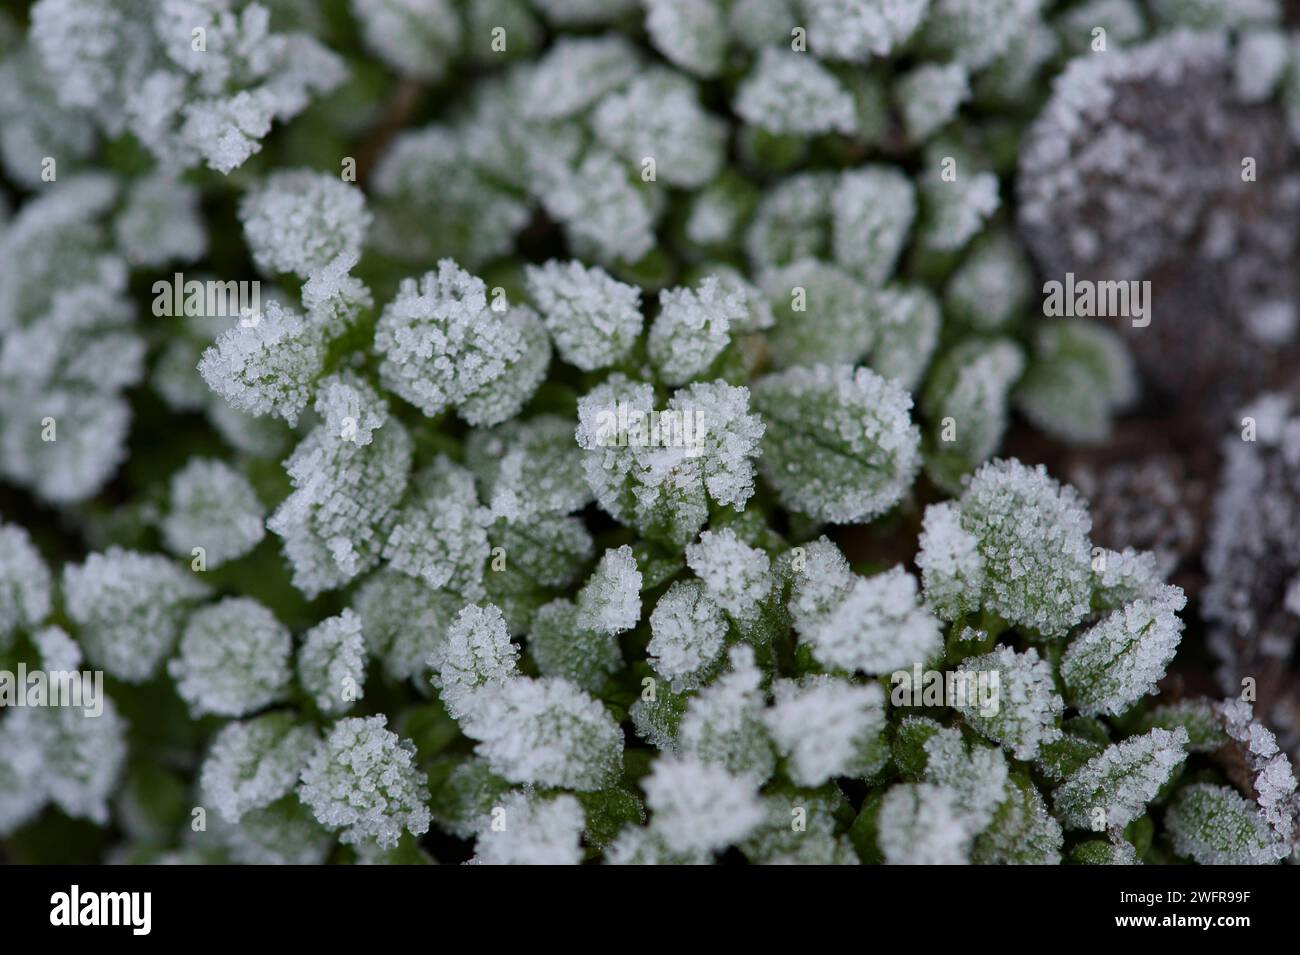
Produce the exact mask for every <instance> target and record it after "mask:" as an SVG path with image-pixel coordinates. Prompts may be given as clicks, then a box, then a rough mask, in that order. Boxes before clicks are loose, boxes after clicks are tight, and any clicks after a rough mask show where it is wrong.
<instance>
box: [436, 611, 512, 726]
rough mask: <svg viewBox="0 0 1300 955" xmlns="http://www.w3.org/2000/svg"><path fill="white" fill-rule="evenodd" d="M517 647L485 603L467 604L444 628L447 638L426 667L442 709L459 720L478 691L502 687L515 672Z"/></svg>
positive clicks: (499, 616)
mask: <svg viewBox="0 0 1300 955" xmlns="http://www.w3.org/2000/svg"><path fill="white" fill-rule="evenodd" d="M518 659H519V648H518V647H516V646H515V645H514V644H513V643H511V642H510V634H509V633H508V632H507V631H506V622H505V618H504V617H502V616H501V611H500V610H499V609H498V608H496V607H494V606H492V605H491V604H489V605H488V606H487V607H479V606H477V605H475V604H470V605H469V606H467V607H465V608H464V609H463V610H461V612H460V614H459V615H458V616H457V618H456V621H455V623H453V624H452V625H451V627H450V628H448V631H447V639H446V643H445V645H444V646H442V647H441V648H440V649H439V651H438V652H437V653H436V655H434V656H431V657H430V659H429V665H430V667H431V668H433V669H434V672H435V675H434V677H433V683H434V686H436V687H438V690H439V692H440V695H441V697H442V702H443V706H445V707H446V708H447V712H448V713H450V714H451V715H452V716H453V717H456V718H457V719H459V718H460V717H461V715H462V714H464V713H467V712H468V711H469V710H470V709H472V708H473V706H474V705H475V701H476V697H477V694H478V691H479V690H481V689H483V688H484V687H488V686H502V685H504V684H505V683H506V682H507V681H509V680H511V679H513V678H514V677H515V676H517V675H518V673H519V667H518Z"/></svg>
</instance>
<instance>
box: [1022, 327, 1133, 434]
mask: <svg viewBox="0 0 1300 955" xmlns="http://www.w3.org/2000/svg"><path fill="white" fill-rule="evenodd" d="M1033 348H1034V350H1033V352H1032V355H1031V357H1030V360H1029V365H1028V368H1027V369H1026V370H1025V375H1024V378H1023V379H1022V380H1021V382H1020V384H1019V386H1018V387H1017V388H1016V393H1015V403H1016V408H1017V409H1018V410H1019V411H1020V413H1021V414H1023V415H1024V416H1025V417H1026V418H1028V419H1029V420H1030V421H1032V422H1033V423H1034V424H1036V425H1038V427H1040V428H1042V429H1043V430H1044V431H1046V432H1048V433H1049V434H1053V435H1056V436H1058V437H1060V438H1063V439H1065V440H1067V441H1071V442H1075V443H1079V444H1087V443H1092V442H1097V441H1102V440H1104V439H1105V438H1106V437H1107V436H1108V435H1109V433H1110V422H1111V418H1112V417H1113V416H1114V415H1115V413H1116V412H1119V411H1122V410H1124V409H1125V408H1126V407H1128V405H1130V404H1132V403H1133V401H1134V400H1135V399H1136V398H1137V375H1136V372H1135V370H1134V368H1133V359H1132V357H1131V356H1130V355H1129V353H1128V352H1127V351H1126V350H1125V348H1124V345H1123V343H1122V342H1121V341H1120V340H1119V338H1118V336H1116V334H1115V333H1114V332H1113V331H1111V330H1110V329H1108V328H1105V327H1102V326H1100V325H1094V324H1085V323H1080V322H1070V321H1055V322H1048V323H1044V324H1042V325H1041V326H1040V327H1039V329H1038V332H1037V335H1036V336H1035V339H1034V346H1033Z"/></svg>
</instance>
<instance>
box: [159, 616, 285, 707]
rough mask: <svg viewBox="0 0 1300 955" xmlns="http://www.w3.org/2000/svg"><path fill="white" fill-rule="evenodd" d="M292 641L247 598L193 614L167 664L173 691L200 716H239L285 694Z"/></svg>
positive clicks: (282, 627) (273, 620) (283, 627)
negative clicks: (208, 714)
mask: <svg viewBox="0 0 1300 955" xmlns="http://www.w3.org/2000/svg"><path fill="white" fill-rule="evenodd" d="M292 649H293V638H292V637H290V636H289V631H288V629H287V628H286V627H285V626H284V625H283V624H282V623H280V621H278V620H276V619H275V615H274V614H272V613H271V611H269V610H267V609H266V607H264V606H262V605H261V604H259V603H258V602H257V601H256V600H252V599H250V598H248V597H227V598H225V599H224V600H222V601H220V602H218V603H215V604H211V605H209V606H207V607H202V608H200V609H199V610H196V611H195V612H194V613H193V614H192V615H191V616H190V619H189V621H188V622H187V623H186V624H185V630H184V632H183V633H182V634H181V639H180V645H179V647H178V648H177V655H176V656H175V657H174V658H173V659H172V660H171V662H170V663H168V665H167V672H168V673H169V674H170V675H171V677H172V679H173V680H175V681H176V692H177V693H178V694H179V695H180V697H181V699H183V700H184V701H185V702H186V703H188V704H189V706H190V711H191V712H192V713H193V714H194V715H196V716H201V715H203V714H205V713H216V714H218V715H220V716H244V715H246V714H248V713H253V712H255V711H257V710H260V709H261V708H262V707H264V706H266V705H268V704H270V703H274V702H276V701H277V700H279V699H281V698H282V697H283V696H284V695H285V693H286V691H287V690H288V684H289V680H290V678H291V675H292V674H291V670H290V665H289V657H290V654H291V653H292Z"/></svg>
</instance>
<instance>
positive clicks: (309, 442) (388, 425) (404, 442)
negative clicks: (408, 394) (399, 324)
mask: <svg viewBox="0 0 1300 955" xmlns="http://www.w3.org/2000/svg"><path fill="white" fill-rule="evenodd" d="M375 411H376V413H377V414H379V415H380V416H382V417H384V418H387V408H386V407H385V406H383V405H382V404H381V405H379V406H377V408H376V409H375ZM411 453H412V449H411V438H410V436H409V435H408V434H407V432H406V430H405V429H404V428H403V427H402V426H401V424H400V422H398V421H396V420H393V419H388V420H386V421H385V424H384V426H383V427H381V428H379V429H378V430H377V431H375V432H374V434H373V439H372V440H371V442H370V443H369V444H358V443H357V442H355V441H353V440H351V439H350V438H345V437H343V436H342V435H341V433H336V432H333V431H331V430H330V429H329V428H328V426H326V425H317V426H316V427H315V428H314V429H312V430H311V431H310V432H309V433H308V434H307V437H305V438H304V439H303V440H302V442H301V443H299V445H298V446H297V447H296V448H294V450H293V453H292V454H291V455H290V456H289V458H288V460H286V461H285V470H286V472H287V473H288V475H289V480H290V481H291V482H292V483H293V487H294V490H293V493H291V494H290V495H289V496H288V497H287V498H285V499H284V501H282V502H281V504H280V506H279V507H278V508H277V509H276V511H275V513H273V514H272V515H271V517H270V519H269V520H268V521H267V523H266V526H267V529H268V530H270V531H271V532H272V533H274V534H278V535H279V536H280V537H281V538H282V539H283V541H284V552H285V556H286V557H287V558H288V560H289V563H290V564H291V565H292V567H293V582H294V586H296V587H297V588H298V589H299V590H301V591H302V592H303V593H304V594H306V595H307V596H309V597H314V596H316V594H318V593H320V592H321V591H324V590H332V589H334V588H336V587H340V586H342V585H343V584H345V583H347V582H348V581H350V580H352V579H353V578H355V577H357V576H358V575H360V574H361V573H363V572H365V571H366V570H369V569H370V568H371V567H373V566H375V564H376V563H378V561H379V558H380V554H381V552H382V550H383V548H384V544H385V541H386V534H385V531H386V529H387V528H388V526H389V525H390V524H391V522H392V520H393V518H394V514H393V508H394V507H396V505H397V503H398V501H399V500H400V499H401V497H402V494H403V492H404V491H405V490H406V486H407V478H408V475H409V472H410V466H411Z"/></svg>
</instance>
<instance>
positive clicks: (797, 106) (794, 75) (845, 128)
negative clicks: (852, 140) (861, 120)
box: [734, 47, 858, 136]
mask: <svg viewBox="0 0 1300 955" xmlns="http://www.w3.org/2000/svg"><path fill="white" fill-rule="evenodd" d="M734 106H735V110H736V112H737V114H739V116H740V117H741V118H742V119H743V120H745V122H747V123H751V124H753V125H754V126H756V127H758V128H759V129H762V130H765V131H766V132H769V133H775V134H788V135H792V136H817V135H820V134H822V133H831V132H837V133H844V134H850V133H852V132H854V130H856V129H857V126H858V117H857V107H856V105H855V103H854V101H853V94H852V93H850V92H849V90H848V89H847V88H846V87H845V86H844V85H843V84H842V83H840V81H839V80H838V79H837V78H836V76H835V74H834V73H832V72H831V71H830V70H828V69H826V68H825V67H824V66H822V65H820V64H819V63H818V62H817V60H816V59H814V58H813V57H810V56H804V55H801V54H798V53H794V52H791V51H790V50H788V49H786V50H781V49H779V48H774V47H765V48H764V49H763V51H762V53H761V54H759V58H758V61H757V63H756V64H755V65H754V69H753V71H752V72H751V73H750V74H749V75H748V76H747V77H746V78H745V80H744V81H743V82H742V83H741V84H740V88H739V89H738V90H737V91H736V99H735V103H734Z"/></svg>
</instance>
